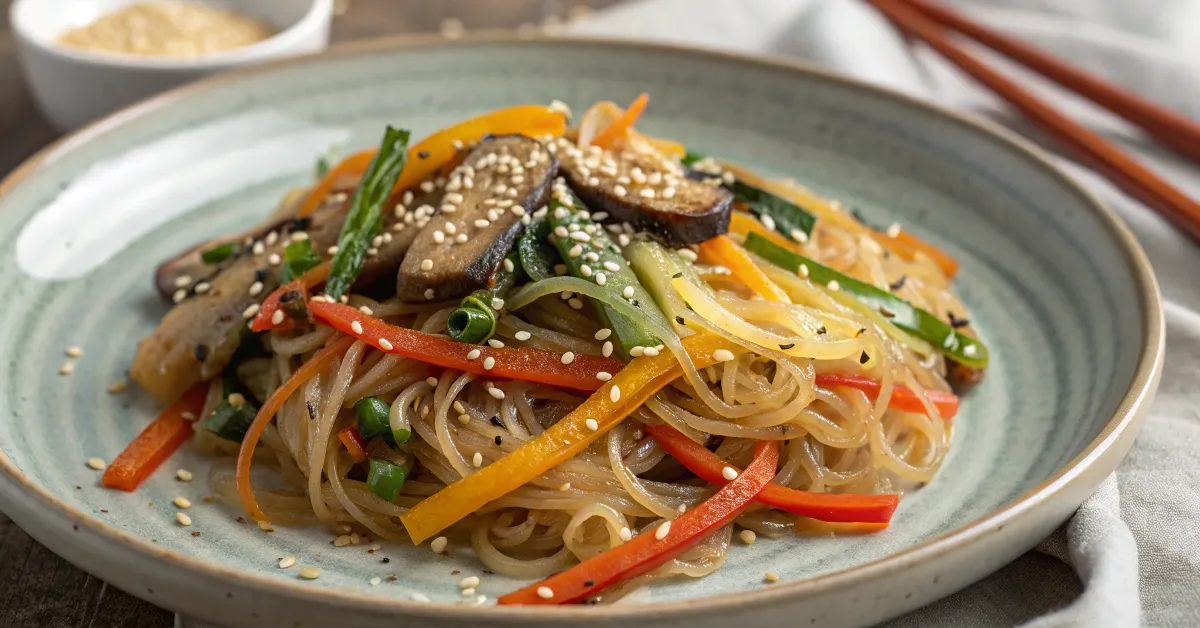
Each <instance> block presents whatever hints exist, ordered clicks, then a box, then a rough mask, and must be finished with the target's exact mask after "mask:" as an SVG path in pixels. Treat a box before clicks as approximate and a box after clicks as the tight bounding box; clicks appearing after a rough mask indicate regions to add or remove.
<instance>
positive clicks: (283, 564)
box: [279, 556, 296, 569]
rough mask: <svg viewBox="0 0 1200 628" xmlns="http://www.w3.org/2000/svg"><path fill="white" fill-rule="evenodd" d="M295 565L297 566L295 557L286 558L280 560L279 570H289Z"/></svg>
mask: <svg viewBox="0 0 1200 628" xmlns="http://www.w3.org/2000/svg"><path fill="white" fill-rule="evenodd" d="M295 564H296V557H295V556H284V557H283V558H280V559H279V568H280V569H287V568H288V567H291V566H292V565H295Z"/></svg>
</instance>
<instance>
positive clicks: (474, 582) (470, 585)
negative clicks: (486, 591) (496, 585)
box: [458, 576, 479, 589]
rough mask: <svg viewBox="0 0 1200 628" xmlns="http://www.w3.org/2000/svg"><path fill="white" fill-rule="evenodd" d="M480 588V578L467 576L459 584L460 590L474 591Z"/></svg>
mask: <svg viewBox="0 0 1200 628" xmlns="http://www.w3.org/2000/svg"><path fill="white" fill-rule="evenodd" d="M478 586H479V576H467V577H466V578H463V579H462V580H460V581H459V583H458V588H460V589H474V588H476V587H478Z"/></svg>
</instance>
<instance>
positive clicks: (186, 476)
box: [175, 469, 192, 482]
mask: <svg viewBox="0 0 1200 628" xmlns="http://www.w3.org/2000/svg"><path fill="white" fill-rule="evenodd" d="M175 478H176V479H177V480H179V481H180V482H191V481H192V472H191V471H188V470H187V469H180V470H178V471H176V472H175Z"/></svg>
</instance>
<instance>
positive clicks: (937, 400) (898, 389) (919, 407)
mask: <svg viewBox="0 0 1200 628" xmlns="http://www.w3.org/2000/svg"><path fill="white" fill-rule="evenodd" d="M817 385H818V386H822V387H825V388H828V387H831V386H845V387H847V388H855V389H857V390H861V391H863V392H865V393H867V397H869V398H870V399H871V400H875V399H876V398H878V397H879V390H880V388H882V386H881V385H880V383H879V382H877V381H875V380H873V379H871V378H869V377H864V376H862V375H844V374H841V373H821V374H820V375H817ZM925 396H926V397H928V399H929V401H930V402H931V403H933V406H934V407H935V408H937V411H938V413H939V414H941V415H942V418H943V419H951V418H954V415H956V414H958V395H955V394H954V393H948V392H943V391H941V390H926V391H925ZM888 407H889V408H891V409H893V410H900V411H901V412H918V413H921V414H925V404H923V403H921V398H920V397H918V396H917V394H916V393H914V392H913V391H911V390H909V389H907V388H905V387H904V386H893V387H892V398H891V399H890V400H889V401H888Z"/></svg>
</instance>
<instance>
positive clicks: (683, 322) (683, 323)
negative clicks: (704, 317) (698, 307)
mask: <svg viewBox="0 0 1200 628" xmlns="http://www.w3.org/2000/svg"><path fill="white" fill-rule="evenodd" d="M675 322H676V323H679V324H680V325H686V324H687V321H685V320H683V317H682V316H676V317H675Z"/></svg>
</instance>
